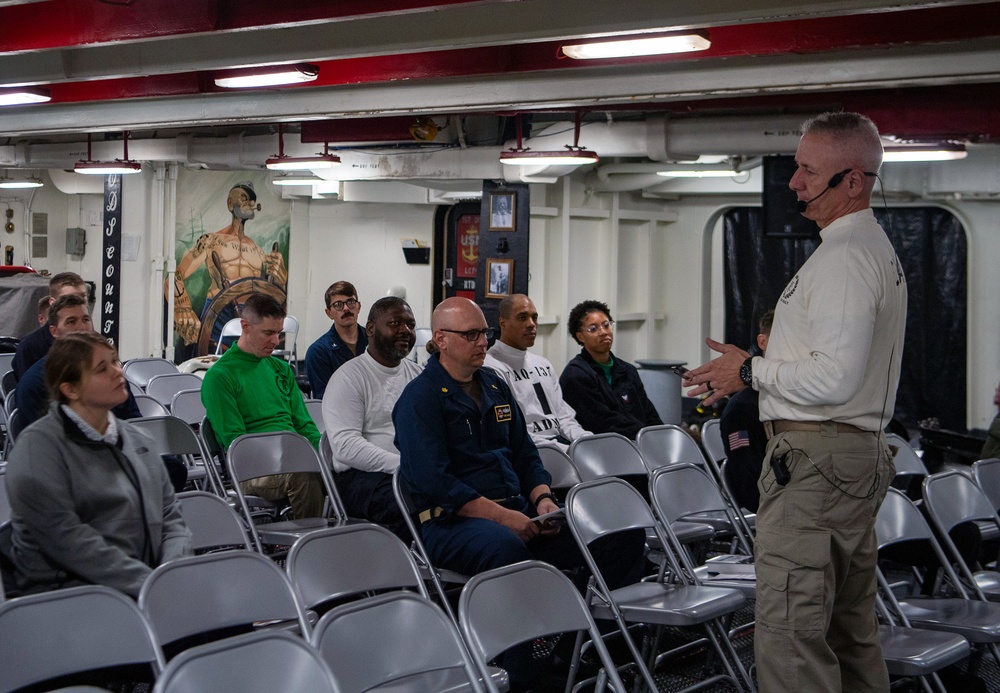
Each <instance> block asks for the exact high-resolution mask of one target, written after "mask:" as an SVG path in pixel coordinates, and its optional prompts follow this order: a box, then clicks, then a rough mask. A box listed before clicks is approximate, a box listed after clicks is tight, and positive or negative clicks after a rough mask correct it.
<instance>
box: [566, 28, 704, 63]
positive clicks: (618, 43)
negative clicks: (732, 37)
mask: <svg viewBox="0 0 1000 693" xmlns="http://www.w3.org/2000/svg"><path fill="white" fill-rule="evenodd" d="M711 45H712V42H711V41H709V40H708V32H707V31H693V32H686V33H683V34H666V35H662V36H647V37H643V38H631V39H611V40H607V39H604V40H598V41H588V42H585V43H576V44H572V45H568V46H563V47H562V52H563V55H565V56H567V57H569V58H574V59H575V60H598V59H602V58H633V57H637V56H641V55H665V54H668V53H691V52H694V51H703V50H707V49H708V48H709V47H710V46H711Z"/></svg>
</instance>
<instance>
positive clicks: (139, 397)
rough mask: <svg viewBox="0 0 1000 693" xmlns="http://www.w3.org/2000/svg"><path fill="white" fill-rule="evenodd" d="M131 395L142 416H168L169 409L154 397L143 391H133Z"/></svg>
mask: <svg viewBox="0 0 1000 693" xmlns="http://www.w3.org/2000/svg"><path fill="white" fill-rule="evenodd" d="M132 396H133V397H134V398H135V405H136V406H137V407H139V413H140V414H141V415H142V416H144V417H150V416H170V410H169V409H168V408H167V407H166V406H164V405H163V404H160V402H159V401H158V400H156V399H155V398H153V397H150V396H149V395H147V394H145V393H140V394H134V393H133V395H132Z"/></svg>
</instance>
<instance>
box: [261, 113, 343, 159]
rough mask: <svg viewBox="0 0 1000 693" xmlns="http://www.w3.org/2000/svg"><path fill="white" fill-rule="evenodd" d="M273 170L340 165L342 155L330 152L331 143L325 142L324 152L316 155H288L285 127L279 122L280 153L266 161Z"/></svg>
mask: <svg viewBox="0 0 1000 693" xmlns="http://www.w3.org/2000/svg"><path fill="white" fill-rule="evenodd" d="M265 165H266V166H267V168H269V169H271V170H272V171H312V170H313V169H322V168H333V167H334V166H340V157H339V156H337V155H336V154H331V153H330V143H329V142H324V143H323V153H322V154H316V155H315V156H286V155H285V128H284V126H283V125H281V124H280V123H279V124H278V154H277V156H273V157H271V158H270V159H268V160H267V161H266V162H265Z"/></svg>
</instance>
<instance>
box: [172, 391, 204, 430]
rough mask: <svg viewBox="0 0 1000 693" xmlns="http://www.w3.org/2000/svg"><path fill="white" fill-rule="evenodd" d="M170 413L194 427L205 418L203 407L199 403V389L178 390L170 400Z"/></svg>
mask: <svg viewBox="0 0 1000 693" xmlns="http://www.w3.org/2000/svg"><path fill="white" fill-rule="evenodd" d="M170 413H171V414H173V415H174V416H176V417H177V418H178V419H180V420H181V421H183V422H184V423H186V424H188V425H189V426H195V425H197V424H200V423H201V420H202V419H204V418H205V405H204V404H202V403H201V389H200V388H197V389H190V390H180V391H179V392H176V393H174V396H173V397H172V398H171V399H170Z"/></svg>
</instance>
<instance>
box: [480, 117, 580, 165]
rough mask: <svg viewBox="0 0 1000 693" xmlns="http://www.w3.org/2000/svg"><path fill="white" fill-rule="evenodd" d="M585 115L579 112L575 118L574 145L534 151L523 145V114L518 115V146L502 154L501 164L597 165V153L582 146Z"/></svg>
mask: <svg viewBox="0 0 1000 693" xmlns="http://www.w3.org/2000/svg"><path fill="white" fill-rule="evenodd" d="M582 117H583V114H582V113H581V112H579V111H577V113H576V114H575V116H574V118H573V144H567V145H566V149H565V151H564V150H561V149H560V150H555V151H544V150H540V151H534V150H532V149H531V148H530V147H525V146H523V145H522V141H521V135H522V132H521V114H518V115H517V121H516V125H517V146H516V147H512V148H510V149H508V150H506V151H504V152H501V154H500V163H501V164H507V165H508V166H582V165H584V164H596V163H597V161H598V157H597V152H592V151H590V150H589V149H584V148H583V147H581V146H580V120H581V118H582Z"/></svg>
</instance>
